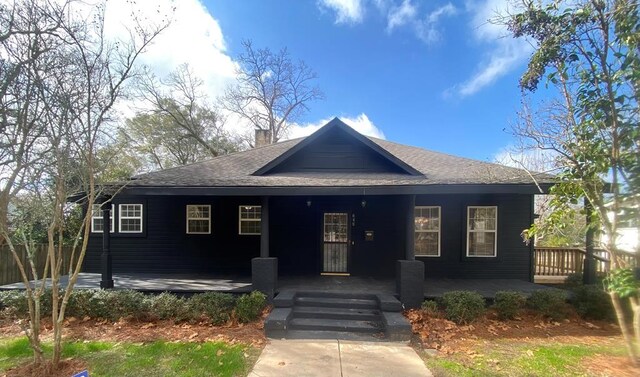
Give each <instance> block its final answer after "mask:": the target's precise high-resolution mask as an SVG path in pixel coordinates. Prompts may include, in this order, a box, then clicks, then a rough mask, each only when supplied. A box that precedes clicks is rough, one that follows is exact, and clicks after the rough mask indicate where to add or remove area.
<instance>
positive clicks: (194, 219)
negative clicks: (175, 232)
mask: <svg viewBox="0 0 640 377" xmlns="http://www.w3.org/2000/svg"><path fill="white" fill-rule="evenodd" d="M187 234H211V206H210V205H201V204H189V205H187Z"/></svg>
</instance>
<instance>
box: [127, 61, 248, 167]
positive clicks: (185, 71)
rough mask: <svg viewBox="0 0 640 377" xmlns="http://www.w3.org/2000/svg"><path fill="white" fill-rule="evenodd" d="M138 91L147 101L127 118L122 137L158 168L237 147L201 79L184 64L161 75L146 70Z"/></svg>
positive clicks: (211, 155)
mask: <svg viewBox="0 0 640 377" xmlns="http://www.w3.org/2000/svg"><path fill="white" fill-rule="evenodd" d="M138 91H139V94H140V96H141V97H142V98H143V99H144V100H145V102H146V103H147V104H148V105H150V106H151V109H149V110H147V111H142V112H139V113H138V114H137V115H136V116H135V117H134V118H132V119H129V120H128V121H127V124H126V128H125V129H124V136H125V138H126V140H127V142H128V143H129V144H130V145H132V146H133V148H134V149H135V150H137V152H138V153H140V154H141V155H142V156H143V157H144V158H146V159H147V160H148V162H150V163H151V165H152V166H155V167H158V168H160V169H163V168H166V167H172V166H177V165H185V164H188V163H193V162H197V161H201V160H203V159H205V158H210V157H216V156H219V155H222V154H227V153H230V152H235V151H237V150H238V143H237V142H236V141H234V140H233V139H232V138H231V136H230V135H229V134H228V133H227V132H226V131H225V129H224V119H223V118H222V116H221V115H220V113H219V112H218V110H217V109H216V108H215V107H214V106H213V105H212V104H210V103H209V101H208V96H207V95H206V93H205V91H204V82H203V81H202V79H200V78H199V77H197V76H196V75H195V73H194V72H193V71H192V70H191V68H190V67H189V65H188V64H186V63H185V64H182V65H180V66H178V68H177V69H176V70H175V71H173V72H171V73H170V74H169V75H168V76H167V77H166V78H164V79H158V78H157V77H156V76H155V75H154V74H153V73H151V72H146V74H145V75H143V76H141V78H140V80H138Z"/></svg>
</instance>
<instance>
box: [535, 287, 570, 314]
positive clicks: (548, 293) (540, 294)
mask: <svg viewBox="0 0 640 377" xmlns="http://www.w3.org/2000/svg"><path fill="white" fill-rule="evenodd" d="M527 304H528V306H529V307H530V308H531V309H533V310H535V311H536V312H538V313H540V314H542V315H543V316H545V317H547V318H550V319H552V320H554V321H559V320H562V319H565V318H567V316H568V315H569V310H568V306H567V294H566V292H564V291H561V290H558V289H545V290H542V291H535V292H533V293H532V294H531V296H529V299H528V300H527Z"/></svg>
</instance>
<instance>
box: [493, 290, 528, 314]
mask: <svg viewBox="0 0 640 377" xmlns="http://www.w3.org/2000/svg"><path fill="white" fill-rule="evenodd" d="M525 303H526V298H525V297H524V296H523V295H522V294H521V293H519V292H514V291H501V292H496V298H495V301H494V302H493V307H494V308H495V309H496V312H497V313H498V318H499V319H503V320H504V319H513V318H514V317H515V316H516V315H518V312H519V311H520V310H521V309H522V308H523V307H524V305H525Z"/></svg>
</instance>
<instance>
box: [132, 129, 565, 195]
mask: <svg viewBox="0 0 640 377" xmlns="http://www.w3.org/2000/svg"><path fill="white" fill-rule="evenodd" d="M336 128H338V129H340V130H343V131H346V132H348V133H349V135H350V136H352V137H353V138H354V139H355V140H357V141H358V142H361V143H363V144H364V145H366V146H367V147H368V148H370V149H371V151H373V152H375V153H378V154H379V155H380V156H382V157H384V158H385V159H387V160H388V161H389V162H392V163H393V164H394V165H395V166H397V167H399V168H401V170H402V171H401V172H400V173H398V172H389V173H386V172H382V173H380V172H375V173H370V172H357V173H353V172H349V173H341V172H334V171H298V172H275V173H274V172H273V171H274V168H275V167H277V166H279V164H281V163H282V162H283V161H286V160H287V159H289V158H290V157H291V156H293V155H295V154H296V153H298V152H299V151H302V150H304V149H305V148H306V147H308V146H309V145H312V144H313V143H314V140H317V139H318V138H319V137H320V136H321V135H323V134H324V133H327V132H329V131H330V130H331V129H336ZM553 178H554V177H553V176H550V175H548V174H539V173H530V172H527V171H525V170H523V169H517V168H512V167H507V166H503V165H498V164H493V163H488V162H482V161H477V160H472V159H468V158H463V157H457V156H452V155H448V154H444V153H439V152H433V151H429V150H425V149H422V148H418V147H412V146H407V145H402V144H397V143H393V142H390V141H386V140H381V139H377V138H373V137H367V136H364V135H361V134H359V133H358V132H356V131H355V130H353V129H351V128H350V127H348V126H346V125H344V123H342V121H340V120H338V119H334V120H332V121H331V122H329V123H328V124H327V125H325V126H324V127H323V128H321V129H320V130H318V131H316V132H315V133H314V134H312V135H311V136H308V137H306V138H300V139H294V140H287V141H283V142H279V143H276V144H272V145H267V146H264V147H260V148H254V149H250V150H246V151H242V152H236V153H232V154H228V155H224V156H219V157H216V158H213V159H210V160H207V161H203V162H198V163H195V164H191V165H186V166H180V167H175V168H171V169H165V170H160V171H156V172H151V173H147V174H141V175H139V176H136V177H134V178H132V180H131V182H129V183H128V184H127V187H128V189H132V188H136V187H138V188H147V189H152V188H211V189H216V188H247V189H250V188H305V187H306V188H348V187H359V188H371V187H397V186H404V187H405V188H407V189H409V188H411V187H425V186H442V185H520V186H523V185H525V186H527V187H530V189H528V190H529V191H530V192H535V191H537V187H538V185H540V186H541V187H543V189H546V188H547V187H548V186H549V185H550V184H551V183H552V182H553ZM529 191H528V192H529ZM141 192H145V193H149V192H151V191H150V190H142V191H141ZM403 192H406V190H405V191H403ZM421 192H422V191H421Z"/></svg>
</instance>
